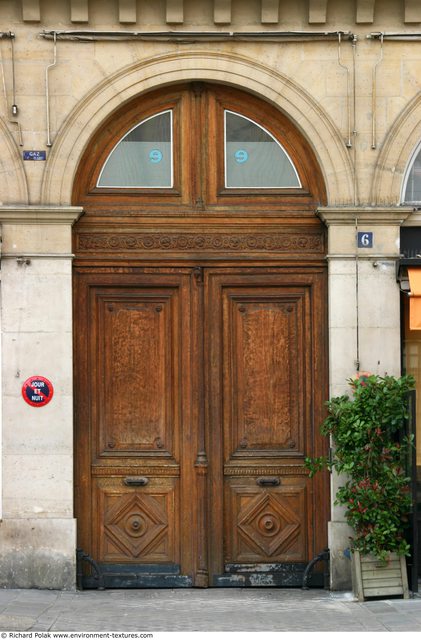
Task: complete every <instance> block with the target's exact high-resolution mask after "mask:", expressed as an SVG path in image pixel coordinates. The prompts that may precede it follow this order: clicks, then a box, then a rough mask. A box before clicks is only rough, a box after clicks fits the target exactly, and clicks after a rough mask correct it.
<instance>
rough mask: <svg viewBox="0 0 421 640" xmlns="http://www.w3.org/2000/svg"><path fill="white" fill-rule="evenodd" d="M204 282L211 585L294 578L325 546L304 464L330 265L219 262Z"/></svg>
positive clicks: (320, 374) (317, 399)
mask: <svg viewBox="0 0 421 640" xmlns="http://www.w3.org/2000/svg"><path fill="white" fill-rule="evenodd" d="M206 281H207V284H208V304H209V306H208V310H209V312H208V316H207V324H208V331H207V336H208V339H207V343H206V344H207V347H206V350H207V358H208V363H209V369H210V370H209V375H208V380H209V387H208V393H209V414H208V425H209V426H208V432H209V443H210V451H211V452H212V460H211V464H210V467H211V476H212V479H213V481H212V482H211V484H210V486H211V488H212V490H213V493H212V495H211V496H210V498H211V505H213V509H212V520H211V522H212V523H213V526H212V538H211V540H212V545H211V547H212V553H211V575H212V583H213V584H216V585H219V584H221V585H227V584H239V585H243V584H249V585H254V586H256V585H273V584H297V583H298V582H299V581H300V580H301V577H302V571H303V568H304V566H305V564H306V563H307V562H308V560H309V559H310V558H312V557H313V556H314V555H315V550H316V549H321V545H323V544H324V522H323V520H324V515H323V514H325V513H326V506H327V504H326V502H325V500H326V498H327V494H324V495H323V493H317V496H316V494H315V493H314V488H313V484H312V482H310V481H309V479H308V477H307V472H306V470H305V468H304V466H303V461H304V457H305V452H306V451H309V450H312V449H313V447H314V446H315V442H314V438H315V436H316V438H315V439H316V440H317V434H316V433H314V429H313V426H312V425H313V424H314V419H315V418H316V420H317V411H316V415H315V414H314V409H315V408H317V406H318V405H319V406H320V403H321V402H322V401H323V397H322V394H323V379H324V370H325V362H324V361H323V358H321V357H320V356H321V354H322V353H323V343H324V320H325V318H324V305H323V294H324V278H323V274H322V273H320V272H319V273H305V272H303V271H301V272H300V271H299V270H294V272H293V273H291V272H290V271H286V272H282V271H280V270H276V269H265V270H258V269H244V270H242V271H236V270H221V271H219V272H218V271H215V270H211V271H209V273H208V274H206ZM316 424H317V423H316ZM222 548H223V549H224V554H223V562H222V558H221V554H220V551H219V550H220V549H222Z"/></svg>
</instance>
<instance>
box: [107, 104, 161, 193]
mask: <svg viewBox="0 0 421 640" xmlns="http://www.w3.org/2000/svg"><path fill="white" fill-rule="evenodd" d="M172 155H173V152H172V112H171V111H163V112H162V113H159V114H158V115H156V116H152V117H151V118H148V119H147V120H144V121H143V122H141V123H140V124H138V125H137V126H136V127H134V128H133V129H131V131H129V133H127V134H126V135H125V136H124V138H122V139H121V140H120V142H118V143H117V145H116V146H115V147H114V149H113V150H112V151H111V153H110V155H109V156H108V158H107V160H106V162H105V164H104V166H103V168H102V170H101V173H100V176H99V178H98V184H97V186H98V187H118V188H124V187H126V188H129V187H135V188H136V187H137V188H144V189H150V188H155V189H156V188H171V187H172V186H173V168H172V167H173V162H172Z"/></svg>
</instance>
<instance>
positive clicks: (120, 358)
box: [91, 288, 180, 456]
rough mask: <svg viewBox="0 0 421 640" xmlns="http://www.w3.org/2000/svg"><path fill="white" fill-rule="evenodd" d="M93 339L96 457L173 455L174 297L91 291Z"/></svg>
mask: <svg viewBox="0 0 421 640" xmlns="http://www.w3.org/2000/svg"><path fill="white" fill-rule="evenodd" d="M92 296H93V301H92V302H93V305H94V306H95V307H96V308H95V316H96V319H97V322H98V328H99V332H98V339H97V342H95V343H94V344H93V345H91V349H92V357H93V359H97V361H98V367H97V380H96V386H97V389H98V394H99V397H98V440H99V454H100V455H104V454H105V455H106V454H110V453H111V454H112V455H116V454H117V453H123V452H127V453H128V452H133V453H134V454H135V455H140V454H141V453H143V454H145V453H146V452H148V453H149V454H151V455H172V456H174V455H175V451H174V444H175V442H174V436H175V435H176V434H177V432H178V429H177V424H178V422H179V415H178V400H177V398H176V394H177V392H176V391H175V389H178V388H179V384H180V380H179V377H180V361H179V353H178V348H179V345H177V339H178V340H179V336H178V335H177V330H178V328H179V323H180V318H179V304H180V301H179V292H178V289H177V288H174V289H153V288H151V289H148V290H145V291H142V290H140V289H137V290H133V289H130V288H129V289H126V290H125V289H124V288H120V290H112V289H108V290H107V291H103V290H101V289H96V290H95V289H94V290H93V292H92Z"/></svg>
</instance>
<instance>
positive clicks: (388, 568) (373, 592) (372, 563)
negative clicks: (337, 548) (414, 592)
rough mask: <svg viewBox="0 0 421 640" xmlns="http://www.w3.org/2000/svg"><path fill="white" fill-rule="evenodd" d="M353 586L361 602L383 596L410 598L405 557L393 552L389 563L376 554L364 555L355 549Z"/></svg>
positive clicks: (353, 555)
mask: <svg viewBox="0 0 421 640" xmlns="http://www.w3.org/2000/svg"><path fill="white" fill-rule="evenodd" d="M352 586H353V591H354V594H355V595H356V596H357V598H358V600H359V601H360V602H362V601H363V600H365V599H366V598H374V597H381V596H384V597H387V596H402V597H403V598H409V591H408V575H407V572H406V560H405V557H404V556H398V555H397V554H396V553H391V554H390V557H389V560H388V562H387V564H383V563H381V562H380V561H379V559H378V558H376V557H375V556H371V555H369V556H362V555H361V554H360V552H359V551H354V552H353V553H352Z"/></svg>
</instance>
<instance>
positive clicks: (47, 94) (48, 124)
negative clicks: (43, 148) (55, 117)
mask: <svg viewBox="0 0 421 640" xmlns="http://www.w3.org/2000/svg"><path fill="white" fill-rule="evenodd" d="M53 52H54V54H53V62H52V63H51V64H49V65H48V66H47V67H46V68H45V102H46V112H45V115H46V128H47V147H51V146H52V144H53V143H52V142H51V122H50V83H49V72H50V69H52V68H53V67H55V66H56V64H57V32H56V31H54V46H53Z"/></svg>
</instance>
